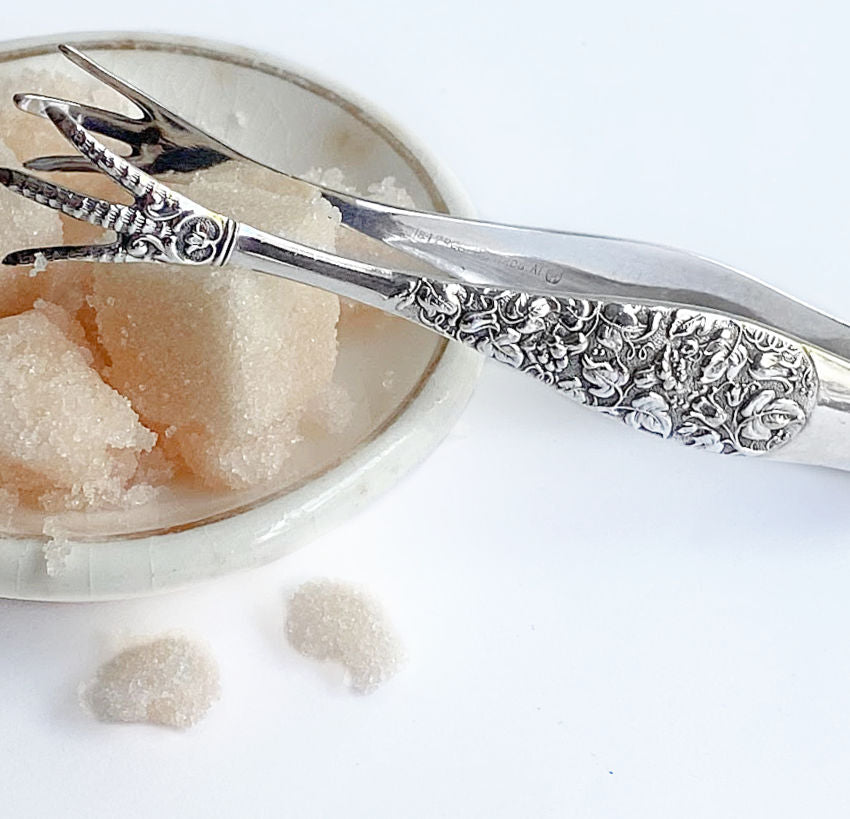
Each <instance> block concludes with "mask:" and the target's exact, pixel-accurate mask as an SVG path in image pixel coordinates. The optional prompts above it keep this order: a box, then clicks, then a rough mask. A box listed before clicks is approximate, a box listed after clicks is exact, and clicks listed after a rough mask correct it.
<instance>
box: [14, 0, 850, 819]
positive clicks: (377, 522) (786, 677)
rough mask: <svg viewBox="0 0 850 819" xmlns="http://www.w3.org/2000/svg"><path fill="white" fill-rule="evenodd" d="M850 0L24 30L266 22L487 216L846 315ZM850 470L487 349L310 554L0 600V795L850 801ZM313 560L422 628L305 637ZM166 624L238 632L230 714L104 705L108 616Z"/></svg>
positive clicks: (80, 811) (565, 804)
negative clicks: (579, 236)
mask: <svg viewBox="0 0 850 819" xmlns="http://www.w3.org/2000/svg"><path fill="white" fill-rule="evenodd" d="M10 6H11V7H10ZM813 6H814V8H813ZM844 7H845V4H844V3H842V2H838V0H836V2H832V3H820V4H813V3H810V2H808V3H804V2H800V3H792V2H781V1H780V2H777V1H776V0H773V1H772V2H763V3H762V2H740V0H738V2H732V3H728V2H710V3H702V4H694V3H680V2H669V3H665V2H660V0H644V2H640V3H636V2H634V0H623V2H582V3H578V2H560V0H559V1H558V2H554V1H553V2H550V3H546V2H533V1H532V0H524V2H522V3H514V2H510V3H509V2H490V3H475V4H472V3H467V4H464V3H458V2H454V3H440V2H434V1H433V0H431V2H419V3H402V2H386V3H378V2H366V0H360V1H359V2H353V3H352V2H330V3H328V2H325V3H298V4H294V3H287V2H286V0H283V1H282V2H268V3H263V2H259V0H253V1H252V0H239V2H238V3H220V4H213V3H211V2H209V0H205V1H204V2H197V1H196V0H181V2H179V3H176V2H162V1H161V0H148V2H145V3H132V4H128V3H108V4H107V3H104V2H89V3H74V4H71V3H67V2H62V3H59V2H49V0H40V2H37V3H27V4H23V3H14V4H11V3H7V4H6V7H5V8H4V10H3V36H4V37H22V36H30V35H35V34H42V33H50V32H54V31H60V30H86V29H89V30H94V29H98V28H109V29H122V28H123V29H130V28H141V27H144V28H148V29H158V30H163V31H169V32H175V33H181V32H182V33H186V34H193V35H201V36H207V37H215V38H223V39H229V40H232V41H236V42H239V43H242V44H245V45H250V46H255V47H259V48H261V49H266V50H269V51H273V52H275V53H277V54H278V55H280V56H281V57H284V58H286V59H289V60H293V61H296V62H299V63H301V64H303V65H305V66H307V67H309V68H311V69H314V70H318V71H319V72H320V73H322V74H324V75H325V76H327V77H329V78H333V79H335V80H340V81H342V82H343V84H345V85H347V86H348V87H349V88H351V89H353V90H355V91H357V92H359V93H361V94H362V95H364V96H365V97H367V98H369V99H371V100H372V101H374V102H376V103H377V104H379V105H382V106H383V107H384V108H386V109H387V110H388V111H389V112H390V113H391V114H392V115H393V116H394V117H395V118H396V119H397V120H398V121H400V122H401V123H402V124H403V125H404V126H406V127H407V128H408V129H409V130H410V131H411V132H412V133H414V134H416V135H417V136H418V137H419V138H420V139H421V140H422V142H423V144H425V145H427V146H430V147H431V148H432V149H433V150H434V151H435V152H436V154H437V155H438V156H440V157H441V158H442V159H444V160H445V161H446V162H447V163H448V165H449V167H451V168H452V169H453V170H454V171H455V173H456V174H457V175H458V177H459V178H460V180H461V182H462V184H463V185H464V186H465V187H466V189H467V191H468V192H469V194H470V196H471V198H472V200H473V201H474V202H475V203H476V205H477V206H478V208H479V210H480V212H481V214H482V215H484V216H487V217H492V218H496V219H501V220H504V221H510V222H520V223H532V224H539V225H548V226H552V227H561V228H569V229H577V230H587V231H599V232H605V233H613V234H621V235H626V236H633V237H639V238H644V239H651V240H657V241H660V242H665V243H670V244H674V245H680V246H685V247H688V248H691V249H694V250H698V251H702V252H704V253H706V254H708V255H712V256H715V257H718V258H720V259H722V260H724V261H729V262H731V263H733V264H735V265H737V266H739V267H741V268H743V269H745V270H748V271H750V272H752V273H754V274H756V275H759V276H761V277H763V278H766V279H768V280H769V281H771V282H773V283H775V284H777V285H780V286H782V287H784V288H786V289H789V290H791V291H792V292H794V293H797V294H800V295H802V296H804V297H806V298H808V299H809V300H811V301H814V302H815V303H817V304H819V305H824V306H827V307H828V308H830V309H831V310H832V311H834V312H837V313H839V314H841V315H843V316H845V317H850V276H848V258H850V230H848V219H850V193H848V192H850V156H848V146H850V116H848V102H847V99H848V96H847V84H848V77H850V49H848V48H847V23H848V20H847V19H846V17H845V13H844V11H843V9H844ZM836 445H837V446H850V442H841V441H837V442H836ZM848 501H850V476H848V475H846V474H840V473H837V472H828V471H825V470H817V469H810V468H803V467H791V466H783V465H777V464H770V463H763V462H761V463H760V462H758V461H754V460H751V461H742V460H735V459H724V458H718V457H712V456H708V455H699V454H694V453H690V452H686V451H680V450H679V449H677V448H676V447H674V446H665V445H663V444H661V443H659V442H658V441H655V440H652V439H651V438H650V437H649V436H640V435H635V434H634V433H630V432H629V431H628V430H625V429H621V428H620V426H618V425H616V424H613V423H611V422H610V421H608V420H606V419H602V418H599V417H596V416H595V415H594V414H593V413H589V412H587V411H584V410H582V409H580V408H577V407H574V406H573V405H571V404H570V403H569V402H567V401H565V400H563V399H561V398H559V397H557V396H555V395H554V394H551V395H550V394H549V393H548V392H547V390H546V389H545V388H544V387H542V386H539V385H537V384H535V383H532V382H531V381H530V380H526V379H524V378H523V377H521V376H515V375H514V374H513V373H510V372H508V371H507V370H502V369H500V368H499V367H498V366H497V365H492V366H488V367H487V368H486V369H485V372H484V377H483V380H482V382H481V385H480V389H479V390H478V392H477V394H476V396H475V398H474V399H473V401H472V404H471V405H470V407H469V409H468V411H467V412H466V414H465V415H464V416H463V418H462V420H461V421H460V423H459V424H458V426H457V428H456V429H455V430H454V431H453V432H452V434H451V435H450V437H449V438H448V440H447V441H446V443H445V444H444V445H443V446H442V447H441V448H440V449H439V450H438V452H436V453H435V454H434V455H433V456H432V457H431V458H430V459H429V460H428V461H427V463H426V464H425V465H424V466H422V467H421V468H419V469H418V470H417V471H415V472H414V473H412V474H411V475H410V476H409V477H407V478H406V479H405V480H403V481H402V483H401V484H400V485H398V486H397V487H396V488H395V489H393V490H392V491H391V492H390V493H389V494H387V495H386V496H385V497H383V498H382V499H381V500H380V501H378V502H377V503H375V504H374V505H373V506H371V507H370V508H369V509H368V510H367V511H365V512H363V513H362V514H361V515H360V516H359V517H358V518H356V519H355V520H353V521H351V522H350V523H348V524H346V525H345V526H343V527H342V528H340V529H338V530H336V531H334V532H332V533H330V534H329V535H327V536H325V537H323V538H322V539H321V540H319V541H317V542H315V543H313V544H312V545H310V546H309V547H307V548H306V549H304V550H303V551H301V552H300V553H298V554H297V555H295V556H294V557H292V558H289V559H287V560H285V561H283V562H280V563H278V564H276V565H274V566H271V567H268V568H265V569H262V570H260V571H255V572H252V573H250V574H245V575H241V576H238V577H234V578H230V579H226V580H223V581H220V582H216V583H213V584H211V585H208V586H205V587H203V588H200V589H197V590H195V591H192V592H189V593H183V594H175V595H171V596H169V597H165V598H160V599H153V600H143V601H136V602H129V603H121V604H100V605H42V604H22V603H12V602H7V603H0V656H2V663H0V814H2V815H3V816H8V817H58V816H61V817H65V816H72V817H76V816H86V817H100V816H122V817H148V816H166V817H172V816H174V817H183V818H188V817H230V816H233V817H249V816H250V817H255V816H262V817H265V816H269V817H271V816H275V817H278V816H287V817H338V816H346V817H352V818H353V817H370V819H372V818H374V817H378V819H383V818H384V817H393V819H395V818H396V817H399V818H403V819H419V817H423V818H424V817H429V818H430V817H487V818H488V819H491V818H493V817H550V816H551V817H575V818H576V819H578V818H579V817H606V818H607V817H618V818H619V817H652V819H659V817H662V818H663V817H689V819H698V818H699V817H711V819H717V817H724V818H728V819H731V817H747V819H751V817H762V816H765V817H768V816H769V817H772V819H777V818H778V817H801V816H805V817H819V818H820V817H845V816H847V815H848V811H850V776H848V768H850V747H848V741H850V641H848V638H847V633H848V628H847V627H848V623H850V594H849V593H848V592H850V502H848ZM317 575H330V576H334V577H342V578H347V579H351V580H357V581H363V582H365V583H366V584H367V585H369V586H370V587H371V588H373V589H374V590H375V591H376V592H377V593H378V594H379V596H380V597H381V598H382V599H383V600H384V601H385V602H386V605H387V607H388V608H389V610H390V611H391V612H392V614H393V616H394V618H395V620H396V622H397V624H398V627H399V629H400V631H401V632H402V634H403V635H404V637H405V639H406V642H407V644H408V647H409V650H410V653H411V655H412V661H411V663H410V665H409V667H408V668H407V669H406V671H405V672H404V673H402V674H401V675H399V676H398V677H397V678H396V679H395V680H393V681H392V682H391V683H390V684H389V685H387V686H386V687H385V688H384V689H383V690H381V691H380V692H378V693H377V694H375V695H373V696H371V697H366V698H363V697H356V696H352V695H349V694H347V693H345V692H344V691H343V690H342V689H341V688H340V687H339V685H338V681H337V680H335V679H333V678H332V677H330V676H328V675H327V674H325V673H322V672H321V671H317V670H316V668H315V667H313V666H311V665H309V664H307V663H305V662H304V661H302V660H300V659H299V658H297V657H296V656H294V655H293V654H292V653H291V652H290V651H289V650H288V649H287V648H286V647H285V645H284V640H283V636H282V616H283V600H284V597H285V594H286V593H287V592H288V591H289V590H291V588H292V587H293V586H294V585H295V584H297V583H298V582H299V581H300V580H302V579H305V578H308V577H313V576H317ZM171 628H178V629H183V630H187V631H189V632H191V633H193V634H197V635H199V636H202V637H205V638H206V639H207V640H208V641H209V642H210V644H211V645H212V647H213V650H214V651H215V653H216V655H217V656H218V658H219V661H220V664H221V668H222V676H223V687H224V696H223V699H222V701H221V703H220V704H219V705H218V706H217V707H216V709H215V710H214V711H213V712H211V714H210V716H209V719H208V720H207V721H206V722H205V723H203V724H201V725H200V726H198V727H197V728H196V729H195V730H192V731H190V732H188V733H185V734H179V733H173V732H169V731H166V730H162V729H155V728H151V727H147V726H109V725H100V724H96V723H93V722H92V721H90V720H89V718H87V717H86V715H85V714H83V713H82V712H81V711H80V710H79V708H78V707H77V705H76V701H75V696H76V695H75V687H76V684H77V682H78V681H79V680H81V679H83V678H85V677H86V676H88V675H89V674H90V673H91V671H92V669H93V665H94V663H95V658H96V657H98V656H99V654H100V652H101V651H102V650H103V647H104V645H105V644H107V643H109V642H111V641H115V640H116V639H118V638H120V636H121V635H122V634H125V635H132V634H140V633H141V634H144V633H156V632H158V631H161V630H164V629H171Z"/></svg>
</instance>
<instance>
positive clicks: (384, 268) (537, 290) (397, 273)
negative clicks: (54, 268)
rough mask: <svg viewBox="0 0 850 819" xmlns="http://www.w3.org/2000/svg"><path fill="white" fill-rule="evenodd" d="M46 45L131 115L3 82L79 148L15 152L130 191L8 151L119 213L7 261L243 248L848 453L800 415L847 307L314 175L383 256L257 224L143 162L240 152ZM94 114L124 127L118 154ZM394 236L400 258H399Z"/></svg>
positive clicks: (606, 407)
mask: <svg viewBox="0 0 850 819" xmlns="http://www.w3.org/2000/svg"><path fill="white" fill-rule="evenodd" d="M62 51H63V53H64V54H65V55H66V56H67V57H68V58H69V59H70V60H71V61H72V62H74V63H75V64H76V65H77V66H79V67H81V68H83V69H84V70H86V71H87V72H88V73H90V74H92V75H93V76H95V77H97V78H98V79H100V80H102V81H103V82H105V83H106V84H108V85H110V86H111V87H112V88H114V89H115V90H117V91H118V92H119V93H122V94H124V95H125V96H126V97H127V98H128V99H130V100H131V101H132V102H134V103H135V104H136V105H137V106H138V107H139V109H140V117H138V118H132V117H126V116H123V115H118V114H115V113H112V112H109V111H104V110H102V109H97V108H92V107H88V106H84V105H80V104H77V103H73V102H69V101H65V100H58V99H55V98H51V97H45V96H42V95H32V94H21V95H17V96H16V102H17V104H18V105H19V107H21V108H22V109H23V110H25V111H29V112H31V113H34V114H38V115H41V116H46V117H48V118H49V119H51V120H52V121H53V123H54V125H56V127H57V128H59V130H60V131H61V132H62V133H63V134H64V135H65V136H66V137H67V138H68V139H69V141H70V142H71V143H72V144H73V145H74V147H75V148H76V149H77V152H78V153H77V154H75V155H68V156H51V157H39V158H36V159H34V160H31V161H30V162H28V163H27V167H28V168H29V169H31V170H40V171H57V170H59V171H68V170H75V171H80V170H100V171H102V172H105V173H107V174H109V175H110V176H112V178H113V179H115V181H116V182H118V183H119V184H121V185H122V186H123V187H124V188H125V189H127V190H128V191H130V193H131V194H132V195H133V196H134V199H135V203H134V205H132V206H119V205H116V204H115V203H110V202H105V201H102V200H92V199H91V198H90V197H83V196H81V195H80V194H76V193H74V192H73V191H68V190H66V189H63V188H59V187H58V186H56V185H51V184H49V183H47V182H44V181H43V180H40V179H38V178H36V177H32V176H29V175H25V174H20V173H19V172H14V171H10V170H6V171H4V172H3V174H2V177H0V182H3V183H4V184H6V185H7V186H8V187H11V188H12V189H14V190H16V191H18V192H19V193H21V194H22V195H25V196H28V197H29V198H32V199H35V200H36V201H40V202H42V203H44V204H47V205H49V206H52V207H56V208H58V209H61V210H63V211H64V212H65V213H68V214H69V215H72V216H76V217H77V218H84V219H87V220H88V221H93V222H95V223H97V224H100V225H101V226H103V227H105V228H109V229H111V230H113V231H114V232H115V233H116V239H115V241H114V242H112V243H109V244H106V245H94V246H85V247H76V248H68V247H59V248H37V249H32V250H28V251H19V252H17V253H14V254H10V256H9V257H7V260H6V261H7V263H23V262H29V261H31V260H32V259H33V258H34V255H35V253H43V254H44V255H45V257H46V258H47V259H48V260H61V259H90V260H93V261H122V262H124V261H139V260H144V261H170V262H172V263H174V262H177V263H184V264H222V263H225V262H226V263H229V264H236V265H241V266H244V267H249V268H251V269H254V270H259V271H261V272H265V273H271V274H273V275H280V276H284V277H286V278H291V279H294V280H297V281H301V282H304V283H307V284H310V285H314V286H318V287H323V288H325V289H328V290H332V291H334V292H336V293H339V294H340V295H344V296H347V297H350V298H354V299H357V300H360V301H362V302H365V303H368V304H371V305H373V306H376V307H379V308H381V309H384V310H389V311H394V312H398V313H400V314H401V315H403V316H405V317H406V318H408V319H410V320H412V321H416V322H418V323H420V324H423V325H424V326H427V327H429V328H430V329H432V330H434V331H436V332H438V333H440V334H441V335H443V336H445V337H447V338H451V339H455V340H458V341H461V342H463V343H466V344H468V345H470V346H473V347H475V349H477V350H479V351H481V352H482V353H484V354H486V355H489V356H490V357H492V358H494V359H495V360H497V361H500V362H502V363H505V364H508V365H511V366H513V367H516V368H518V369H520V370H523V371H525V372H527V373H529V374H532V375H534V376H536V377H537V378H538V379H540V380H542V381H544V382H545V383H548V384H550V385H552V386H553V387H554V388H555V389H557V390H559V391H560V392H562V393H565V394H567V395H568V396H570V397H571V398H574V399H576V400H579V401H581V402H582V403H584V404H586V405H588V406H592V407H594V408H597V409H600V410H602V411H603V412H605V413H606V414H609V415H613V416H616V417H618V418H620V419H621V420H623V421H624V422H625V423H627V424H628V425H630V426H632V427H634V428H635V429H640V430H644V431H647V432H650V433H653V434H655V435H657V436H660V437H662V438H670V439H674V440H678V441H680V442H682V443H684V444H687V445H690V446H693V447H697V448H704V449H708V450H711V451H715V452H719V453H725V454H731V453H746V454H764V453H768V452H772V453H776V454H778V456H780V457H786V455H787V457H788V458H789V459H792V460H803V461H806V462H809V463H824V464H828V465H834V466H835V465H837V466H842V465H843V464H844V460H843V456H842V457H839V456H838V454H837V450H836V447H835V446H832V447H830V452H828V453H827V452H825V451H819V447H820V446H821V444H818V443H815V440H816V439H815V436H814V434H813V433H812V432H811V430H820V429H821V428H822V427H823V426H824V425H826V426H827V427H834V426H835V421H834V420H832V421H830V419H834V418H836V417H839V416H840V417H844V416H843V413H845V412H846V409H847V408H848V402H847V400H846V396H845V393H846V392H850V390H847V391H845V392H842V391H841V390H842V388H843V384H844V383H846V384H850V379H848V380H846V381H845V382H842V381H841V377H843V376H847V375H848V373H850V367H848V366H845V365H844V364H843V363H842V362H847V361H850V327H848V326H847V325H846V324H844V323H843V322H840V321H838V320H837V319H835V318H833V317H831V316H829V315H827V314H825V313H823V312H820V311H818V310H815V309H814V308H812V307H809V306H808V305H806V304H804V303H802V302H800V301H798V300H796V299H794V298H792V297H790V296H788V295H786V294H784V293H782V292H780V291H778V290H776V289H774V288H772V287H770V286H769V285H766V284H764V283H762V282H760V281H758V280H756V279H754V278H752V277H750V276H747V275H745V274H743V273H740V272H738V271H736V270H734V269H732V268H730V267H727V266H725V265H722V264H720V263H718V262H714V261H711V260H709V259H705V258H703V257H700V256H698V255H695V254H691V253H688V252H685V251H680V250H675V249H672V248H666V247H660V246H657V245H651V244H647V243H641V242H635V241H629V240H622V239H614V238H609V237H601V236H588V235H582V234H575V233H566V232H557V231H547V230H538V229H530V228H520V227H514V226H508V225H500V224H495V223H485V222H477V221H472V220H465V219H459V218H455V217H448V216H444V215H441V214H434V213H421V212H416V211H410V210H405V209H402V208H397V207H391V206H386V205H381V204H378V203H375V202H370V201H367V200H364V199H361V198H358V197H355V196H350V195H347V194H342V193H339V192H335V191H331V190H329V189H326V188H322V187H320V186H315V185H313V186H311V187H313V188H315V189H316V190H317V191H318V192H319V193H320V195H322V196H323V197H324V198H325V199H327V200H328V201H329V202H331V203H332V204H333V205H334V206H335V207H337V208H338V209H339V211H340V213H341V214H342V220H343V223H344V224H345V225H346V226H347V227H348V228H350V229H352V230H355V231H357V232H359V233H360V234H362V235H364V236H367V237H370V238H371V239H373V240H375V243H376V247H383V248H385V249H387V251H388V252H387V253H386V254H384V256H383V258H385V259H386V264H383V265H382V264H375V263H367V262H364V261H361V260H358V259H349V258H344V257H341V256H339V255H336V254H333V253H326V252H323V251H319V250H316V249H314V248H310V247H306V246H304V245H300V244H298V243H294V242H290V241H287V240H284V239H281V238H279V237H275V236H271V235H269V234H266V233H264V232H262V231H259V230H257V229H255V228H253V227H251V226H249V225H244V224H237V223H235V222H233V221H232V220H229V219H225V217H222V216H220V215H219V214H215V213H212V212H211V211H209V210H207V209H205V208H203V207H202V206H201V205H199V204H198V203H195V202H192V201H190V200H188V199H186V197H182V196H180V195H179V194H176V193H175V192H174V191H172V190H171V189H169V188H168V187H166V186H165V185H163V184H162V183H161V182H159V181H157V180H156V179H155V175H156V174H159V173H162V172H165V171H181V172H185V171H195V170H198V169H203V168H206V167H211V166H213V165H216V164H220V163H222V162H231V161H236V162H250V161H251V160H250V159H248V158H247V157H244V156H242V155H240V154H239V153H237V152H236V151H234V150H233V149H231V148H230V147H228V146H227V145H225V144H223V143H221V142H219V141H218V140H216V139H215V138H214V137H212V136H210V135H208V134H205V133H203V132H202V131H200V130H199V129H198V128H196V127H195V126H193V125H192V124H191V123H188V122H186V121H185V120H183V119H182V118H181V117H179V116H178V115H176V114H174V113H173V112H171V111H169V110H168V109H166V108H164V107H163V106H162V105H160V104H159V103H157V102H156V101H154V100H152V99H151V98H150V97H148V96H147V95H145V94H144V93H143V92H141V91H140V90H139V89H137V88H135V87H134V86H132V85H130V84H128V83H126V82H124V81H123V80H121V79H120V78H118V77H116V76H115V75H113V74H111V73H110V72H108V71H107V70H105V69H104V68H102V67H101V66H99V65H97V64H96V63H94V62H93V61H92V60H90V59H89V58H88V57H86V56H85V55H83V54H82V53H80V52H79V51H76V50H74V49H72V48H69V47H63V48H62ZM94 133H98V134H102V135H105V136H108V137H110V138H112V139H117V140H120V141H123V142H124V143H126V144H127V146H128V147H129V155H128V157H127V158H126V159H123V158H121V157H118V156H117V155H116V154H114V153H113V152H111V151H109V150H108V149H107V148H105V147H104V146H103V145H102V144H101V143H100V142H99V141H98V139H97V138H96V137H95V136H93V134H94ZM276 170H277V169H276ZM278 172H281V171H278ZM298 181H299V182H301V184H304V185H308V184H309V183H306V182H303V180H298ZM122 208H123V210H122ZM389 251H392V253H390V252H389ZM399 251H401V253H402V254H404V256H403V257H402V258H407V259H409V260H410V262H409V264H407V265H401V266H399V264H398V261H397V260H398V258H399V253H398V252H399ZM377 258H382V257H381V255H380V253H379V255H378V256H377ZM842 367H844V369H842ZM837 373H838V375H837ZM838 450H840V446H839V447H838ZM848 451H850V450H848ZM847 460H848V464H850V459H847Z"/></svg>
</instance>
